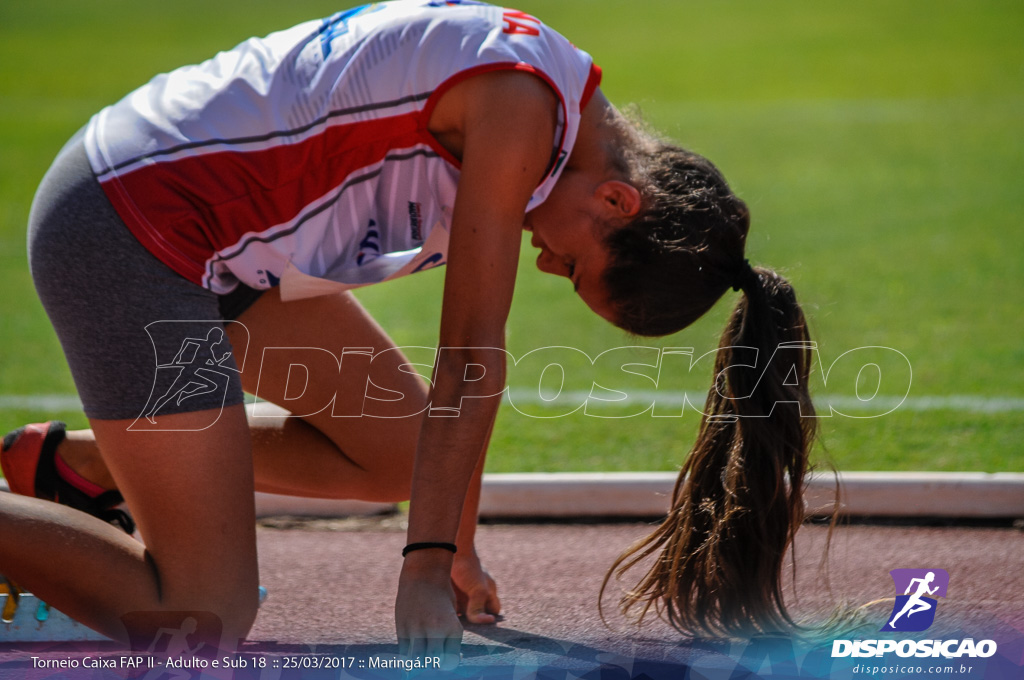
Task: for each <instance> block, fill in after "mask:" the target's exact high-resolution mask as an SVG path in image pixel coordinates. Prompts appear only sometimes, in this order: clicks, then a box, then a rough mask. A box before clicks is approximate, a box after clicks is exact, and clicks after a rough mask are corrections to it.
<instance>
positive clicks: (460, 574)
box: [452, 551, 501, 623]
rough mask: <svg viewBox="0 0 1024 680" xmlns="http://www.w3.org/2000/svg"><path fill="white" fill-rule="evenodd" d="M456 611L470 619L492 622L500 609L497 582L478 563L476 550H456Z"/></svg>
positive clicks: (454, 574) (474, 621) (454, 578)
mask: <svg viewBox="0 0 1024 680" xmlns="http://www.w3.org/2000/svg"><path fill="white" fill-rule="evenodd" d="M452 586H453V587H454V588H455V598H456V611H457V612H458V613H459V614H460V615H462V616H465V617H466V620H467V621H469V622H470V623H494V622H495V621H497V620H498V614H500V613H501V600H499V599H498V586H497V584H496V583H495V582H494V579H493V578H491V575H490V574H488V573H487V570H486V569H484V568H483V565H481V564H480V558H479V557H478V556H477V554H476V551H469V552H467V553H466V554H464V553H463V552H462V551H459V552H458V553H457V554H456V555H455V561H454V562H453V563H452Z"/></svg>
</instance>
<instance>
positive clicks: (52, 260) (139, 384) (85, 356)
mask: <svg viewBox="0 0 1024 680" xmlns="http://www.w3.org/2000/svg"><path fill="white" fill-rule="evenodd" d="M28 256H29V266H30V267H31V271H32V280H33V281H34V282H35V286H36V291H37V292H38V293H39V298H40V300H42V303H43V307H44V308H45V309H46V313H47V315H48V316H49V317H50V322H51V323H52V324H53V327H54V329H55V330H56V331H57V336H58V338H60V343H61V346H62V347H63V349H64V355H65V356H66V357H67V361H68V365H69V366H70V367H71V375H72V377H73V378H74V380H75V386H76V387H77V388H78V394H79V397H80V398H81V400H82V404H83V405H84V407H85V414H86V415H87V416H89V417H90V418H96V419H102V420H121V419H139V418H141V417H145V416H149V417H150V418H154V419H155V416H158V415H167V414H172V413H185V412H193V411H202V410H207V409H220V408H223V407H224V406H227V405H233V404H238V403H241V402H242V400H243V394H242V384H241V379H240V373H239V368H238V366H237V365H236V362H235V359H234V357H233V356H232V348H231V344H230V342H229V341H228V339H227V337H226V336H225V334H224V327H225V321H226V320H227V321H228V322H229V323H230V322H231V321H230V320H232V319H236V318H237V317H238V316H239V315H241V314H242V312H244V311H245V310H246V309H247V308H248V307H249V306H250V305H251V304H252V303H253V302H255V301H256V299H257V298H258V297H259V295H260V294H261V291H256V290H253V289H251V288H248V287H246V286H240V287H239V288H238V289H237V290H236V291H234V292H232V293H230V294H228V295H223V296H218V295H216V294H215V293H213V292H211V291H209V290H206V289H204V288H202V287H200V286H198V285H196V284H194V283H192V282H191V281H188V280H187V279H185V278H183V277H182V276H181V275H179V274H178V273H176V272H175V271H173V270H172V269H170V268H169V267H168V266H167V265H165V264H164V263H162V262H160V261H159V260H158V259H156V258H155V257H154V256H153V255H152V254H150V252H149V251H148V250H146V249H145V248H144V247H143V246H142V245H141V244H140V243H139V242H138V241H137V240H136V239H135V237H134V236H133V235H132V234H131V232H130V231H128V227H127V226H125V224H124V222H123V221H122V220H121V218H120V217H119V216H118V215H117V213H116V212H115V211H114V208H113V207H112V206H111V204H110V202H109V201H108V200H107V197H106V194H104V193H103V189H102V188H101V187H100V185H99V182H97V180H96V178H95V177H94V176H93V173H92V169H91V168H90V166H89V160H88V158H87V156H86V153H85V146H84V144H83V143H82V134H81V133H79V134H78V135H76V136H75V137H74V138H72V140H71V141H70V142H68V144H67V145H66V146H65V147H64V148H63V149H62V150H61V152H60V154H58V156H57V159H56V160H55V161H54V162H53V165H52V166H51V167H50V169H49V171H48V172H47V173H46V176H45V177H44V178H43V181H42V183H41V185H40V187H39V190H38V192H37V193H36V197H35V200H34V201H33V203H32V212H31V214H30V216H29V226H28ZM43 369H44V367H42V366H40V370H43ZM140 422H142V421H141V420H140Z"/></svg>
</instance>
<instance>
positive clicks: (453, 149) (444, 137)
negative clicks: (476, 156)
mask: <svg viewBox="0 0 1024 680" xmlns="http://www.w3.org/2000/svg"><path fill="white" fill-rule="evenodd" d="M558 106H559V100H558V96H557V95H556V94H555V92H554V90H552V89H551V87H550V86H548V84H547V83H545V82H544V81H543V80H541V79H540V78H539V77H537V76H535V75H533V74H531V73H529V72H527V71H520V70H514V69H507V70H504V69H503V70H498V71H489V72H485V73H481V74H478V75H474V76H471V77H468V78H466V79H465V80H462V81H460V82H458V83H457V84H456V85H454V86H452V87H451V88H450V89H448V90H447V91H446V92H444V94H443V95H442V96H441V97H440V99H439V100H438V101H437V104H436V105H435V107H434V110H433V111H432V112H431V114H430V120H429V122H428V125H427V129H428V130H429V131H430V133H431V134H432V135H434V137H435V138H436V139H437V140H438V142H440V144H441V145H442V146H443V147H445V149H447V150H448V151H449V152H450V153H451V154H452V155H454V156H455V157H456V158H459V159H461V158H462V151H463V148H464V143H465V134H466V126H467V125H472V124H473V122H474V121H476V120H479V119H480V118H482V117H486V118H489V119H490V118H494V117H496V116H497V117H501V118H504V119H507V120H509V122H510V123H511V124H513V125H514V126H515V127H518V125H521V124H522V123H523V122H524V121H534V120H535V121H537V123H538V126H539V127H547V125H548V124H550V125H554V123H555V122H556V121H557V117H558Z"/></svg>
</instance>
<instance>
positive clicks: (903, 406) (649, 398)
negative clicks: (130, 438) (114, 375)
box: [0, 387, 1024, 414]
mask: <svg viewBox="0 0 1024 680" xmlns="http://www.w3.org/2000/svg"><path fill="white" fill-rule="evenodd" d="M509 391H510V395H507V396H506V398H505V399H506V402H508V401H509V399H511V401H512V402H513V403H514V404H519V405H522V406H530V407H538V406H540V407H543V406H552V407H564V406H566V405H576V404H582V403H584V402H585V401H586V402H588V403H587V408H588V409H609V408H624V407H634V406H638V405H649V404H652V403H656V404H657V405H658V408H659V409H674V408H682V407H683V406H684V405H685V403H687V402H688V403H690V404H693V405H694V406H696V407H698V408H699V407H701V406H703V404H704V399H705V397H706V395H705V394H704V393H700V392H657V391H652V390H645V391H640V390H634V391H632V392H630V393H629V394H627V395H623V397H624V398H623V399H620V400H618V401H604V400H599V399H588V398H589V397H590V394H589V393H587V392H578V391H571V392H564V393H562V394H560V395H559V396H558V398H556V399H554V400H546V399H543V398H542V397H541V396H540V394H539V393H538V392H537V391H534V390H527V389H524V388H521V387H512V388H510V390H509ZM830 404H831V405H832V406H834V407H835V408H837V409H839V410H841V411H843V412H870V413H886V412H888V411H891V410H893V409H898V410H899V411H912V412H921V411H959V412H961V413H979V414H995V413H1019V412H1021V411H1024V398H1022V397H999V396H991V397H989V396H980V395H970V394H953V395H947V396H921V397H913V396H909V397H907V398H906V399H900V398H899V397H887V396H882V395H880V396H876V397H875V398H874V399H871V400H869V401H862V400H860V399H858V398H856V397H851V396H845V395H829V394H826V395H818V396H817V397H816V398H815V406H816V407H817V408H818V409H819V411H820V412H823V413H827V407H828V405H830ZM15 409H22V410H27V411H52V412H56V411H80V410H81V409H82V403H81V402H80V401H79V400H78V397H77V396H75V395H73V394H25V395H17V394H6V395H0V411H12V410H15Z"/></svg>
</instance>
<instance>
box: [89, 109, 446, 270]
mask: <svg viewBox="0 0 1024 680" xmlns="http://www.w3.org/2000/svg"><path fill="white" fill-rule="evenodd" d="M420 121H421V117H420V113H419V112H415V111H414V112H410V113H407V114H402V115H399V116H390V117H387V118H381V119H376V120H368V121H362V122H358V123H351V124H348V125H337V126H332V127H328V128H326V129H325V130H324V131H323V132H322V133H321V134H319V135H317V136H315V137H311V138H308V139H306V140H303V141H302V142H299V143H296V144H288V145H281V146H274V147H270V148H267V149H260V150H256V151H237V150H229V151H216V152H211V153H204V154H199V155H193V156H187V157H184V158H179V159H175V160H168V161H162V162H158V163H154V164H152V165H147V166H144V167H142V168H139V169H137V170H134V171H132V172H129V173H126V174H123V175H120V176H118V177H117V178H111V179H109V180H107V181H105V182H104V183H103V187H104V189H105V190H106V192H107V196H108V197H109V198H110V200H111V202H112V203H113V204H114V207H115V208H116V209H117V211H118V213H120V214H121V215H122V217H123V218H124V219H125V223H126V224H127V225H128V228H129V229H130V230H131V231H132V233H133V234H134V235H135V236H136V238H138V239H139V241H140V242H141V243H142V244H143V245H145V246H146V247H147V248H149V249H150V251H151V252H154V254H156V255H157V256H158V257H160V259H162V260H163V261H164V262H165V263H167V264H168V266H170V267H171V268H172V269H174V270H175V271H177V272H178V273H179V274H181V275H182V276H184V277H185V278H187V279H189V280H191V281H194V282H196V283H198V284H200V285H202V278H203V274H204V263H205V262H206V261H207V260H208V259H209V258H210V257H212V256H213V254H214V253H215V252H217V251H219V250H221V249H222V248H226V247H228V246H230V245H232V244H234V243H237V242H238V240H239V239H240V238H241V237H242V236H243V235H244V234H247V233H251V232H254V231H263V230H265V229H267V228H269V227H272V226H275V225H278V224H284V223H287V222H289V221H291V220H294V219H295V218H296V217H298V216H299V214H300V212H301V211H302V209H303V208H304V207H305V206H307V205H308V204H310V203H311V202H314V201H316V200H318V199H319V198H321V197H323V196H325V195H327V194H328V193H329V192H330V191H331V190H332V189H334V188H336V187H338V186H340V185H341V184H343V183H344V181H345V179H346V178H347V177H349V176H351V175H352V173H354V172H357V171H358V170H359V169H360V168H365V167H368V166H371V165H373V164H375V163H379V162H380V161H382V160H383V159H384V157H385V155H387V153H388V152H389V151H392V150H394V149H400V148H408V147H411V146H415V145H416V144H420V143H427V142H428V141H429V140H428V139H427V138H428V137H429V134H427V132H426V130H425V129H423V128H422V127H421V126H420ZM129 196H139V197H142V198H143V199H144V200H145V210H143V209H141V208H140V207H139V206H138V205H136V204H135V203H134V202H133V201H132V200H131V199H130V198H128V197H129Z"/></svg>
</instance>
